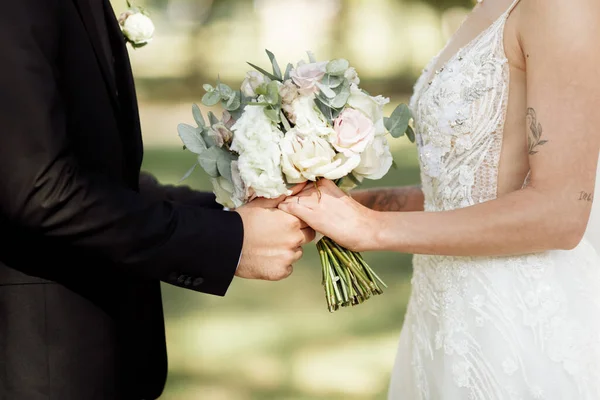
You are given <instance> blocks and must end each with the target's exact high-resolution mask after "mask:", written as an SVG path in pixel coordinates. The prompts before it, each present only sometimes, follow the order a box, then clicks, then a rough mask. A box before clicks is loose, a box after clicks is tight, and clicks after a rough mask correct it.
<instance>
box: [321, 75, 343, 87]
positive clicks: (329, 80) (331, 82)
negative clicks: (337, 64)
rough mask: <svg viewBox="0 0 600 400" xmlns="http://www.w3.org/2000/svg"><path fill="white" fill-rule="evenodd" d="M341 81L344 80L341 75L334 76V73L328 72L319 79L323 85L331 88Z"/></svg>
mask: <svg viewBox="0 0 600 400" xmlns="http://www.w3.org/2000/svg"><path fill="white" fill-rule="evenodd" d="M343 82H344V77H343V76H335V75H329V74H325V76H323V79H322V80H321V83H322V84H323V85H325V86H328V87H330V88H332V89H335V88H336V87H339V86H340V85H341V84H342V83H343Z"/></svg>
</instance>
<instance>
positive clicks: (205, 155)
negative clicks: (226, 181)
mask: <svg viewBox="0 0 600 400" xmlns="http://www.w3.org/2000/svg"><path fill="white" fill-rule="evenodd" d="M221 152H222V151H221V149H220V148H218V147H216V146H213V147H211V148H209V149H207V150H205V151H203V152H202V153H201V154H199V155H198V163H199V164H200V166H201V167H202V169H204V171H205V172H206V173H207V174H208V175H209V176H210V177H211V178H218V177H219V176H220V175H219V169H218V167H217V162H218V161H219V157H221Z"/></svg>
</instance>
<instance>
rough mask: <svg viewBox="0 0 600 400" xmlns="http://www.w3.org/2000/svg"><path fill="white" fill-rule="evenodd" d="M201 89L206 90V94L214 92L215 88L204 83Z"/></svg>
mask: <svg viewBox="0 0 600 400" xmlns="http://www.w3.org/2000/svg"><path fill="white" fill-rule="evenodd" d="M202 88H203V89H204V90H206V91H207V92H212V91H213V90H215V88H214V87H212V85H209V84H208V83H205V84H204V85H202Z"/></svg>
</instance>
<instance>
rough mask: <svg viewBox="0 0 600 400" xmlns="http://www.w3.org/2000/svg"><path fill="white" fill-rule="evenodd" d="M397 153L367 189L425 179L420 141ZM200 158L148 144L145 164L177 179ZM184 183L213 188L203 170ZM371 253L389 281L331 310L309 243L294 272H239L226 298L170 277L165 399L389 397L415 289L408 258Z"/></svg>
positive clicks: (165, 294)
mask: <svg viewBox="0 0 600 400" xmlns="http://www.w3.org/2000/svg"><path fill="white" fill-rule="evenodd" d="M394 158H395V160H396V163H397V164H398V169H396V170H392V171H390V173H389V174H388V175H387V176H386V177H385V178H384V179H382V180H380V181H377V182H368V183H366V184H365V185H364V187H375V186H401V185H410V184H416V183H418V182H419V175H418V165H417V161H416V151H415V149H414V146H412V145H402V146H397V147H396V149H395V154H394ZM194 161H195V159H194V156H193V154H191V153H189V152H186V151H183V150H182V149H181V148H163V149H156V148H148V149H146V152H145V158H144V164H143V168H144V169H145V170H147V171H150V172H152V173H154V174H155V175H156V176H157V177H158V178H159V180H160V181H161V182H163V183H176V182H177V181H178V180H179V179H180V177H182V176H183V175H184V173H185V172H186V171H187V169H188V168H189V167H190V166H191V165H192V164H193V163H194ZM184 183H185V184H187V185H190V186H192V187H194V188H197V189H199V190H210V185H209V182H208V179H207V178H206V176H205V175H204V173H203V172H200V171H197V172H195V173H194V174H193V175H192V176H191V177H190V178H189V180H188V181H186V182H184ZM207 229H210V228H207ZM365 257H366V258H367V261H368V262H369V263H370V265H371V266H373V267H374V268H375V270H376V271H377V272H378V273H379V274H380V276H381V277H382V278H383V279H384V281H385V282H386V283H387V284H388V286H389V288H388V289H387V290H386V291H385V293H384V294H383V295H382V296H377V297H375V298H371V299H369V300H368V301H367V302H366V303H363V304H362V305H360V306H358V307H354V308H348V309H342V310H340V311H337V312H336V313H333V314H330V313H329V312H328V311H327V308H326V304H325V298H324V294H323V289H322V287H321V284H320V279H321V273H320V264H319V261H318V258H317V253H316V251H315V248H314V246H313V245H309V246H307V248H306V251H305V257H304V258H303V259H302V260H301V261H300V262H299V263H298V264H297V265H296V266H295V271H294V274H293V275H292V276H291V277H290V278H288V279H286V280H284V281H282V282H277V283H271V282H258V281H250V280H240V279H234V281H233V283H232V285H231V287H230V289H229V291H228V293H227V295H226V296H225V297H223V298H221V297H215V296H209V295H204V294H201V293H195V292H191V291H187V290H184V289H180V288H176V287H173V286H170V285H167V284H164V285H163V298H164V308H165V313H166V319H167V321H166V327H167V342H168V351H169V377H168V381H167V386H166V388H165V392H164V394H163V396H162V397H161V399H165V400H192V399H193V400H196V399H202V400H270V399H273V400H275V399H277V400H304V399H327V400H338V399H339V400H342V399H344V400H352V399H361V400H369V399H385V395H386V390H387V385H388V380H389V374H390V371H391V368H392V365H393V361H394V357H395V351H396V342H397V338H398V335H399V332H400V328H401V325H402V321H403V319H404V312H405V309H406V302H407V299H408V296H409V292H410V286H409V285H410V277H411V272H412V270H411V258H410V256H409V255H406V254H397V253H370V254H365ZM198 262H199V263H200V262H202V254H198ZM215 268H218V265H216V266H215Z"/></svg>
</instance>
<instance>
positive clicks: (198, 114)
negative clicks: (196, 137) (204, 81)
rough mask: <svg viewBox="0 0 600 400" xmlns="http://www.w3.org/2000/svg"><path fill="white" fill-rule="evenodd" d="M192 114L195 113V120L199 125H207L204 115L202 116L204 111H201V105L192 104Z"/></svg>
mask: <svg viewBox="0 0 600 400" xmlns="http://www.w3.org/2000/svg"><path fill="white" fill-rule="evenodd" d="M192 114H193V115H194V120H195V121H196V123H197V124H198V126H199V127H204V126H205V125H206V124H205V122H204V117H203V116H202V111H200V107H198V105H197V104H194V105H193V106H192Z"/></svg>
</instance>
